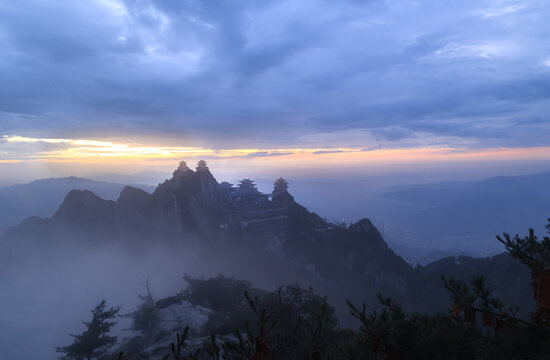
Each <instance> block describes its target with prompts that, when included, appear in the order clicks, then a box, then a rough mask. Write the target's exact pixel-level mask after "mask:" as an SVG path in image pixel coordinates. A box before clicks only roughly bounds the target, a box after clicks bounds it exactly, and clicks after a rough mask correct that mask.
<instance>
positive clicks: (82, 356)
mask: <svg viewBox="0 0 550 360" xmlns="http://www.w3.org/2000/svg"><path fill="white" fill-rule="evenodd" d="M106 306H107V305H106V303H105V300H101V302H100V303H99V304H98V305H97V306H96V307H95V308H94V310H92V321H90V322H86V321H83V323H84V325H86V327H87V328H86V330H85V331H84V332H83V333H82V334H80V335H72V334H71V336H72V337H73V338H74V342H73V343H72V344H71V345H68V346H63V347H59V346H57V347H56V348H55V350H56V351H57V352H58V353H61V354H63V355H62V356H60V357H59V359H60V360H92V359H97V360H99V359H105V358H106V357H107V356H108V351H109V349H110V348H111V347H112V346H113V345H114V344H115V342H116V341H117V337H116V336H109V335H108V334H109V332H110V331H111V328H112V327H113V326H114V325H115V324H116V321H109V320H110V319H113V318H114V317H116V315H117V314H118V312H119V311H120V308H119V307H111V308H110V309H106Z"/></svg>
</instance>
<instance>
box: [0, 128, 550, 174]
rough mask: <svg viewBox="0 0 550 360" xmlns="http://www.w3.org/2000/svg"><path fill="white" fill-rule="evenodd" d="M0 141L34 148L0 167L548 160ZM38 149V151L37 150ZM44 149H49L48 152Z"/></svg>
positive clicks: (497, 153)
mask: <svg viewBox="0 0 550 360" xmlns="http://www.w3.org/2000/svg"><path fill="white" fill-rule="evenodd" d="M2 139H3V140H4V141H5V142H8V143H11V144H19V143H21V144H34V145H38V146H39V148H38V149H36V151H35V153H31V154H29V155H27V156H26V157H21V158H15V159H14V158H11V159H5V160H2V159H0V163H19V162H23V161H34V162H36V161H38V162H79V163H95V164H98V163H109V164H116V163H128V162H136V161H138V162H142V161H146V162H150V161H158V162H161V163H163V162H166V163H168V162H170V163H173V162H174V161H179V160H182V159H193V160H194V159H200V158H203V159H206V160H208V161H213V162H216V161H226V160H241V161H242V160H247V161H250V162H254V163H258V164H262V163H263V164H266V165H268V164H272V165H273V164H279V165H283V166H285V165H286V166H298V165H299V166H303V167H316V166H322V165H323V164H327V163H330V164H332V165H334V164H341V165H348V166H349V165H359V164H368V163H371V164H380V163H408V162H442V161H444V162H453V161H473V162H476V161H504V160H522V159H525V160H530V159H532V160H541V159H548V160H550V146H545V147H529V148H502V147H501V148H486V149H467V148H452V147H440V148H406V149H403V148H401V149H373V150H368V149H363V148H347V147H341V148H281V149H251V148H246V149H223V150H216V149H205V148H198V147H179V146H144V145H141V144H123V143H114V142H110V141H101V140H83V139H77V140H73V139H42V138H29V137H21V136H7V135H4V136H3V137H2ZM41 146H42V147H43V148H40V147H41ZM48 146H49V147H52V146H53V147H55V149H50V148H48Z"/></svg>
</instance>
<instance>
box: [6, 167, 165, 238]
mask: <svg viewBox="0 0 550 360" xmlns="http://www.w3.org/2000/svg"><path fill="white" fill-rule="evenodd" d="M135 186H136V187H139V188H141V189H144V190H146V191H150V192H152V191H153V190H154V187H152V186H149V185H135ZM123 187H124V185H123V184H119V183H112V182H104V181H94V180H89V179H83V178H77V177H73V176H71V177H64V178H51V179H42V180H37V181H33V182H31V183H28V184H20V185H12V186H6V187H0V235H1V234H3V233H4V232H5V231H6V230H7V229H8V228H9V227H11V226H15V225H17V224H19V223H20V222H21V221H23V220H24V219H26V218H28V217H30V216H39V217H46V216H52V215H53V214H54V213H55V211H56V210H57V209H58V208H59V205H60V204H61V203H62V202H63V198H64V197H65V195H67V193H68V192H69V191H71V190H90V191H92V192H93V193H94V194H97V195H98V196H100V197H102V198H104V199H108V200H114V199H116V198H117V196H118V194H120V192H121V190H122V189H123Z"/></svg>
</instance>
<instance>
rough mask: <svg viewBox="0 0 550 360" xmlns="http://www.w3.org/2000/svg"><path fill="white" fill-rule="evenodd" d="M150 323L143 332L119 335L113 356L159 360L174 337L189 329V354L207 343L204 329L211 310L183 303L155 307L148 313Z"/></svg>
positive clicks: (136, 330)
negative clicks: (121, 355) (119, 339)
mask: <svg viewBox="0 0 550 360" xmlns="http://www.w3.org/2000/svg"><path fill="white" fill-rule="evenodd" d="M149 311H150V313H149V321H148V323H147V326H146V327H145V328H142V329H132V330H126V331H123V332H122V336H121V342H120V345H119V347H118V349H117V351H116V352H115V353H118V352H124V353H126V354H130V356H131V358H132V359H134V358H135V359H143V358H145V359H151V360H157V359H158V360H160V359H162V358H163V357H164V356H165V355H167V353H168V351H169V349H170V343H172V342H175V337H176V334H183V333H184V331H185V328H186V327H189V329H191V330H190V333H189V337H190V338H191V339H190V340H191V341H190V343H189V344H188V345H189V346H188V347H187V348H188V349H190V350H194V349H196V348H198V347H200V346H201V345H202V344H203V343H206V342H207V341H208V340H209V336H208V334H207V331H206V330H205V325H206V323H207V322H208V319H209V317H210V315H211V314H212V313H214V311H213V310H211V309H207V308H204V307H202V306H198V305H194V304H192V303H191V302H189V301H187V300H183V299H178V300H177V301H172V302H170V303H169V304H166V305H161V304H158V303H157V304H155V305H153V306H152V307H151V309H149Z"/></svg>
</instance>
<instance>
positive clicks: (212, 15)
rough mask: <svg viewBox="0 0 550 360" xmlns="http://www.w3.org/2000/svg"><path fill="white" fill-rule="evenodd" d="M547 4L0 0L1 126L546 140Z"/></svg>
mask: <svg viewBox="0 0 550 360" xmlns="http://www.w3.org/2000/svg"><path fill="white" fill-rule="evenodd" d="M549 15H550V4H549V3H548V2H547V1H543V0H533V1H529V2H524V1H521V2H520V1H505V0H482V1H479V0H475V1H474V0H465V1H460V2H442V1H437V0H421V1H396V0H370V1H352V0H347V1H338V2H334V1H328V0H327V1H323V0H318V1H307V0H306V1H284V0H283V1H262V2H257V1H239V2H232V1H222V0H219V1H218V0H216V1H186V0H181V1H180V0H178V1H175V0H125V1H119V0H96V1H89V2H82V1H76V0H75V1H49V2H43V1H38V0H35V1H31V0H22V1H17V2H4V3H3V4H0V47H1V48H2V49H3V50H2V52H0V77H1V78H2V82H1V83H0V135H13V134H18V135H21V136H29V137H36V138H88V139H89V138H96V139H114V138H116V139H121V138H132V139H144V138H149V139H153V140H151V141H152V142H155V141H161V140H159V139H162V141H163V143H165V144H169V145H181V144H182V143H183V144H184V146H198V147H208V148H213V149H215V148H220V149H228V148H254V149H286V148H294V147H302V148H303V147H311V148H327V147H358V148H377V147H396V146H400V147H403V146H412V147H415V146H424V147H425V146H442V147H445V146H451V147H464V146H467V147H470V148H482V147H500V146H508V147H525V146H541V145H548V143H549V141H548V135H549V134H550V124H549V123H550V121H548V117H547V114H548V113H550V112H549V110H550V66H549V59H550V43H549V42H548V41H547V39H548V35H549V34H548V26H547V25H546V19H547V18H548V16H549ZM142 142H143V141H142ZM321 151H324V150H321ZM272 155H277V153H273V154H272ZM250 156H254V155H250Z"/></svg>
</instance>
